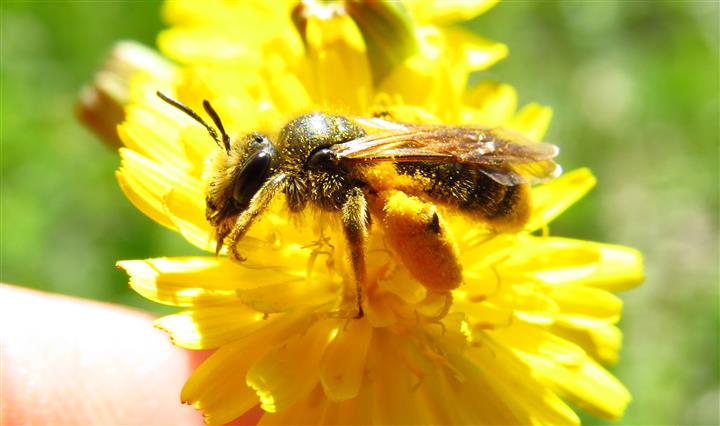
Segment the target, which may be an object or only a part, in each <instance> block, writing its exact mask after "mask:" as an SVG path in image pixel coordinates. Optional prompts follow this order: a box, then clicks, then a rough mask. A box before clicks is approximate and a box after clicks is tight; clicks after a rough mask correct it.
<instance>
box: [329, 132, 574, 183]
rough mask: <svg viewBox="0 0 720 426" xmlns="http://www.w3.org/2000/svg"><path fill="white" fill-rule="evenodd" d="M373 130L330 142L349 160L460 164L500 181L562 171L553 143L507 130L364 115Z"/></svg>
mask: <svg viewBox="0 0 720 426" xmlns="http://www.w3.org/2000/svg"><path fill="white" fill-rule="evenodd" d="M360 123H361V124H364V125H366V126H369V127H372V128H373V129H375V130H377V131H376V132H374V133H371V134H369V135H367V136H364V137H362V138H358V139H354V140H352V141H348V142H343V143H339V144H336V145H332V146H331V147H330V149H331V150H333V152H335V154H336V155H337V156H338V157H339V158H340V159H341V160H343V161H347V162H351V163H375V162H395V163H400V162H428V163H461V164H470V165H475V166H477V167H478V170H479V171H481V172H482V173H484V174H486V175H487V176H489V177H491V178H492V179H494V180H495V181H497V182H499V183H501V184H503V185H509V186H512V185H517V184H520V183H531V184H532V183H539V182H545V181H547V180H550V179H552V178H555V177H557V176H558V175H559V174H560V171H561V169H560V166H559V165H558V164H557V163H556V162H555V161H553V158H555V157H556V156H557V154H558V148H557V147H556V146H555V145H551V144H546V143H537V142H533V141H531V140H529V139H527V138H526V137H524V136H522V135H521V134H519V133H517V132H514V131H511V130H507V129H499V128H495V129H491V128H483V127H453V126H439V125H418V124H403V123H393V122H389V121H385V120H380V119H364V120H363V121H360Z"/></svg>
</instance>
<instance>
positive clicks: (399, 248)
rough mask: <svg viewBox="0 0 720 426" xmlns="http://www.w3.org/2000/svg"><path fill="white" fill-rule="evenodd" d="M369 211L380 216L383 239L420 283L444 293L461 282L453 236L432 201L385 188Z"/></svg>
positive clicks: (434, 290) (460, 267) (460, 270)
mask: <svg viewBox="0 0 720 426" xmlns="http://www.w3.org/2000/svg"><path fill="white" fill-rule="evenodd" d="M372 210H373V212H377V213H376V214H377V215H379V217H381V218H382V227H383V231H384V234H385V241H386V242H387V243H388V245H389V246H390V248H391V249H392V250H393V251H394V252H395V253H396V254H397V256H398V257H399V258H400V259H401V260H402V262H403V264H404V265H405V266H406V267H407V268H408V271H409V272H410V273H411V275H412V276H413V277H414V278H415V279H416V280H418V281H419V282H420V283H421V284H422V285H423V286H425V287H426V288H427V289H428V290H430V291H433V292H436V293H447V292H449V291H450V290H453V289H454V288H457V287H458V286H459V285H460V284H461V282H462V279H463V278H462V266H461V265H460V261H459V254H458V249H457V246H456V244H455V240H454V237H453V235H452V233H451V230H450V229H449V227H448V226H447V224H446V223H445V222H444V221H443V220H442V217H441V216H440V214H439V213H438V211H437V208H436V206H435V205H434V204H432V203H428V202H425V201H423V200H421V199H419V198H418V197H415V196H411V195H408V194H405V193H404V192H402V191H397V190H386V191H382V192H381V193H379V194H378V198H377V200H375V201H374V202H373V205H372Z"/></svg>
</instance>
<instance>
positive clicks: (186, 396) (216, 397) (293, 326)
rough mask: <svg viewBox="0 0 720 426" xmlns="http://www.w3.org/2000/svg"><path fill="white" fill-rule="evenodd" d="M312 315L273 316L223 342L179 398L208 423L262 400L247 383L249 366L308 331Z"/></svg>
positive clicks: (233, 415)
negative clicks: (227, 342) (230, 340)
mask: <svg viewBox="0 0 720 426" xmlns="http://www.w3.org/2000/svg"><path fill="white" fill-rule="evenodd" d="M311 322H312V317H309V316H307V315H306V314H302V313H294V314H283V315H274V316H270V317H269V318H268V319H267V320H265V321H263V323H264V325H263V328H261V329H259V330H258V331H257V332H255V333H251V334H249V335H248V336H247V337H245V338H242V339H240V340H238V341H236V342H233V343H230V344H227V345H224V346H223V347H221V348H220V349H218V350H217V352H215V353H214V354H213V355H212V356H210V358H208V359H207V360H205V362H203V363H202V365H200V367H198V369H196V370H195V372H194V373H193V374H192V376H190V378H189V379H188V381H187V382H186V383H185V386H183V389H182V392H181V394H180V399H181V400H182V401H183V402H186V403H189V404H192V405H194V406H195V407H196V408H198V409H201V410H203V412H204V415H205V420H206V422H208V423H210V424H224V423H227V422H229V421H230V420H233V419H235V418H237V417H239V416H240V415H241V414H243V413H244V412H245V411H247V410H249V409H250V408H252V407H253V406H255V405H257V404H258V403H259V400H258V397H257V396H256V394H255V392H254V390H252V389H251V388H250V387H249V386H248V385H247V384H246V374H247V371H248V369H249V368H250V367H251V366H252V365H253V364H255V363H256V362H257V361H258V360H259V359H260V358H262V357H263V356H265V354H267V352H268V351H270V350H272V349H273V348H275V347H277V346H278V345H280V344H282V343H283V342H285V341H287V339H289V338H291V337H293V336H295V335H297V334H300V333H304V332H306V331H307V329H308V326H309V325H310V323H311Z"/></svg>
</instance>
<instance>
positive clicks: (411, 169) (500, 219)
mask: <svg viewBox="0 0 720 426" xmlns="http://www.w3.org/2000/svg"><path fill="white" fill-rule="evenodd" d="M396 168H397V170H398V172H399V173H402V174H407V175H411V176H415V177H416V178H417V179H418V180H419V181H420V182H421V187H422V191H423V192H425V194H427V196H428V197H430V198H431V199H432V200H435V201H437V202H440V203H442V204H446V205H450V206H453V207H456V208H457V209H458V210H460V211H461V212H463V213H465V214H467V215H469V216H471V217H472V218H475V219H477V220H480V221H483V222H485V223H488V224H490V225H491V226H493V227H494V228H495V229H497V230H499V231H514V230H518V229H520V228H522V226H523V225H524V224H525V222H527V220H528V217H529V212H530V197H529V195H530V191H529V188H528V186H527V185H525V184H520V185H515V186H508V185H503V184H501V183H499V182H496V181H495V180H493V179H492V178H490V177H489V176H487V175H486V174H484V173H483V172H482V170H480V169H479V168H478V167H476V166H471V165H467V164H457V163H453V164H427V163H404V164H398V165H397V166H396Z"/></svg>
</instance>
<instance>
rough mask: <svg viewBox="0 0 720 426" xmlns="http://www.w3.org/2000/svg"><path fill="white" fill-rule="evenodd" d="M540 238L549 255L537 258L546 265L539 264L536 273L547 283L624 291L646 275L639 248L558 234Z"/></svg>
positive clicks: (539, 240)
mask: <svg viewBox="0 0 720 426" xmlns="http://www.w3.org/2000/svg"><path fill="white" fill-rule="evenodd" d="M537 241H538V242H540V243H541V245H542V246H543V247H544V248H543V249H540V250H543V251H545V253H546V255H545V256H538V257H536V261H541V262H543V263H545V264H546V266H542V267H536V268H535V271H534V275H535V276H536V277H537V278H539V279H541V280H542V281H543V282H545V283H548V284H552V285H558V284H575V285H586V286H591V287H595V288H599V289H603V290H607V291H620V290H625V289H628V288H632V287H634V286H636V285H637V284H639V283H641V282H642V281H643V279H644V272H643V264H642V254H641V253H640V252H639V251H637V250H635V249H631V248H629V247H623V246H616V245H611V244H600V243H593V242H590V241H581V240H570V239H558V238H544V239H538V240H537ZM553 252H554V253H553ZM538 253H540V251H538ZM550 253H553V254H552V258H554V259H553V260H550V259H551V255H550ZM543 259H546V260H549V261H547V262H545V261H543ZM553 264H554V265H553ZM527 266H528V267H529V264H527Z"/></svg>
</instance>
